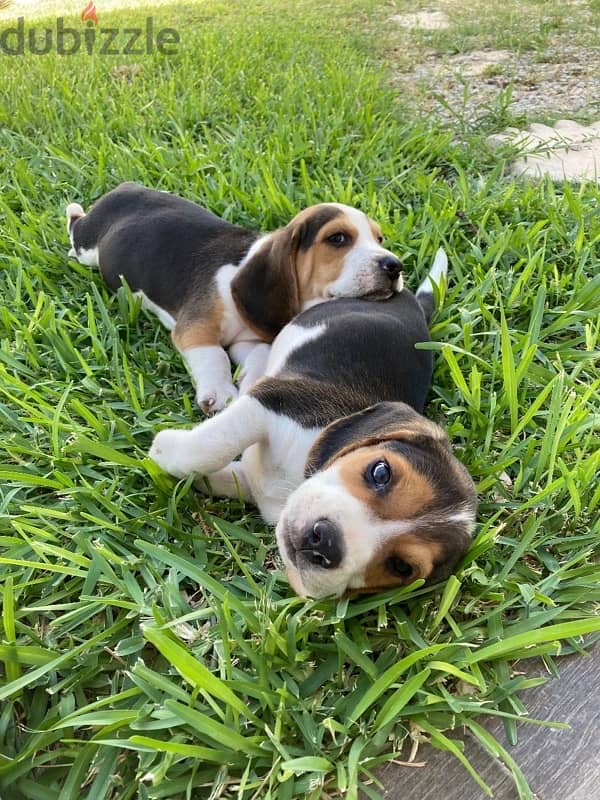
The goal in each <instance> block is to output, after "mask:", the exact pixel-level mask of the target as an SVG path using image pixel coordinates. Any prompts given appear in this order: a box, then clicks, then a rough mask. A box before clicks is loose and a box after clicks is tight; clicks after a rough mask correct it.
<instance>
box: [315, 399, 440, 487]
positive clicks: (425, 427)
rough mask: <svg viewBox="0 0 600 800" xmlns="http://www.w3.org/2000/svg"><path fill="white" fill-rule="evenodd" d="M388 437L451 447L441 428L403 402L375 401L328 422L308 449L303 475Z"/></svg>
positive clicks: (438, 446)
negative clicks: (370, 404) (359, 409)
mask: <svg viewBox="0 0 600 800" xmlns="http://www.w3.org/2000/svg"><path fill="white" fill-rule="evenodd" d="M391 440H393V441H404V442H409V443H410V444H413V445H414V446H415V447H424V448H426V449H429V450H431V449H432V448H433V449H435V448H442V450H444V451H446V452H448V451H449V450H450V444H449V442H448V437H447V436H446V434H445V433H444V431H443V430H442V429H441V428H440V427H439V426H438V425H436V424H435V423H434V422H430V421H429V420H428V419H425V417H423V416H421V414H418V413H417V412H416V411H415V410H414V409H413V408H411V407H410V406H408V405H406V403H377V404H376V405H374V406H370V407H369V408H366V409H365V410H364V411H358V412H357V413H356V414H350V415H349V416H348V417H342V419H338V420H336V421H335V422H332V423H331V425H328V426H327V427H326V428H325V430H324V431H323V432H322V433H321V434H320V436H319V437H318V438H317V439H316V441H315V443H314V444H313V446H312V448H311V449H310V452H309V454H308V459H307V461H306V467H305V470H304V475H305V477H306V478H309V477H310V476H311V475H313V474H314V473H315V472H319V471H320V470H322V469H325V468H326V467H328V466H329V464H330V463H331V462H332V461H333V460H334V459H337V458H340V456H343V455H346V453H350V452H351V451H352V450H357V449H358V448H359V447H368V446H369V445H373V444H379V443H380V442H385V441H391Z"/></svg>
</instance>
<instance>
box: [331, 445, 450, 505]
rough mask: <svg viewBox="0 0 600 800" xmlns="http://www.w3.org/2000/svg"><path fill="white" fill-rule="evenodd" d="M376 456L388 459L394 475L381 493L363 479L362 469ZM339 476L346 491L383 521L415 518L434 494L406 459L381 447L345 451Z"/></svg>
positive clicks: (431, 487) (428, 483) (431, 499)
mask: <svg viewBox="0 0 600 800" xmlns="http://www.w3.org/2000/svg"><path fill="white" fill-rule="evenodd" d="M378 458H381V459H385V460H386V461H387V462H388V464H389V465H390V467H391V469H392V474H393V478H392V481H393V483H392V485H391V486H390V489H389V491H387V492H384V493H383V494H381V495H378V494H377V493H376V492H374V491H373V490H372V489H370V488H369V486H368V485H367V484H366V483H365V480H364V473H365V469H367V467H368V466H369V464H371V463H372V462H373V461H376V460H377V459H378ZM339 475H340V478H341V480H342V481H343V483H344V485H345V486H346V487H347V489H348V491H349V492H350V493H351V494H352V495H353V496H354V497H356V498H357V499H358V500H360V501H361V502H363V503H364V504H365V505H367V506H368V507H369V508H371V509H372V511H373V513H374V514H376V515H377V516H378V517H379V518H380V519H384V520H394V519H397V520H409V519H414V518H415V517H418V516H419V515H420V514H421V513H423V510H424V509H425V508H426V507H427V506H428V505H430V504H431V503H432V501H433V500H434V499H435V496H436V494H435V490H434V488H433V486H432V485H431V483H430V482H429V481H428V480H427V478H426V477H425V476H424V475H421V474H420V473H419V472H417V471H416V470H415V468H414V467H413V466H412V464H411V463H410V461H409V460H408V459H407V458H405V457H404V456H401V455H399V454H397V453H394V452H392V451H390V450H388V449H384V448H382V447H368V448H367V447H365V448H361V449H359V450H355V451H354V452H353V453H348V455H346V456H345V457H344V458H342V459H341V460H340V465H339Z"/></svg>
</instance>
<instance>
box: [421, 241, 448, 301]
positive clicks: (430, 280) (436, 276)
mask: <svg viewBox="0 0 600 800" xmlns="http://www.w3.org/2000/svg"><path fill="white" fill-rule="evenodd" d="M447 274H448V256H447V255H446V251H445V250H444V248H443V247H440V248H439V249H438V251H437V253H436V254H435V258H434V259H433V264H432V265H431V269H430V270H429V274H428V275H427V277H426V278H425V280H424V281H423V283H422V284H421V285H420V286H419V288H418V289H417V296H418V295H420V294H431V295H432V294H433V284H435V285H436V286H439V285H440V282H441V279H442V276H444V277H446V275H447Z"/></svg>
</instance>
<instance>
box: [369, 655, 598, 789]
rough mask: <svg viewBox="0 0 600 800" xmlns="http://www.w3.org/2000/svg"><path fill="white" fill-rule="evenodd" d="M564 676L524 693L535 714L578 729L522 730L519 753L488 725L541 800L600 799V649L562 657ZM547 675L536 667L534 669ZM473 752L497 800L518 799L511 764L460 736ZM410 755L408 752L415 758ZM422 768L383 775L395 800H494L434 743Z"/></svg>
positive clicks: (422, 752) (390, 769) (392, 769)
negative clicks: (490, 799) (586, 654)
mask: <svg viewBox="0 0 600 800" xmlns="http://www.w3.org/2000/svg"><path fill="white" fill-rule="evenodd" d="M557 663H558V666H559V670H560V678H558V679H556V678H550V679H549V680H548V682H547V683H546V684H545V685H544V686H539V687H536V688H534V689H530V690H529V691H528V692H527V693H525V694H524V695H523V698H522V699H523V701H524V703H525V705H526V706H527V708H528V710H529V712H530V716H531V717H535V718H537V719H550V720H553V721H555V722H567V723H569V724H570V725H571V730H555V729H552V728H543V727H539V726H534V725H530V724H526V723H525V724H521V725H519V728H518V731H519V741H518V744H517V745H516V746H515V747H511V746H510V745H508V744H507V743H506V739H505V737H504V731H503V726H502V723H501V722H499V721H491V719H492V718H491V717H487V718H485V719H482V720H481V723H482V724H484V725H485V726H486V727H487V728H488V730H490V731H491V732H492V733H493V735H494V736H495V737H496V738H497V739H498V741H499V742H500V744H502V746H503V747H505V748H506V749H507V750H508V752H509V753H510V755H511V756H512V757H513V758H514V759H515V761H516V762H517V764H518V765H519V766H520V767H521V769H522V771H523V773H524V774H525V777H526V778H527V780H528V781H529V785H530V786H531V789H532V791H533V792H534V795H535V797H536V800H600V743H599V740H600V644H596V645H595V646H594V647H593V648H592V650H591V654H590V655H589V656H587V657H586V656H579V655H576V656H570V657H569V658H564V659H559V660H558V662H557ZM527 672H528V673H530V674H531V675H539V674H544V669H543V666H541V665H540V664H539V662H538V663H536V665H535V667H532V668H530V669H528V670H527ZM456 737H457V738H461V739H463V741H464V742H465V753H466V755H467V756H468V757H469V759H470V760H471V763H472V764H473V766H474V767H475V769H476V770H477V771H478V772H479V774H480V775H481V776H482V777H483V779H484V780H485V781H486V783H487V784H488V785H489V786H490V787H491V788H492V790H493V792H494V800H518V798H519V794H518V792H517V789H516V788H515V785H514V783H513V781H512V777H511V776H510V774H508V773H507V771H506V769H505V768H504V767H503V765H501V764H499V763H498V762H496V761H494V760H493V759H492V758H491V757H490V756H489V755H488V754H487V753H486V752H485V751H483V750H482V748H481V747H480V746H479V745H478V744H477V742H476V741H474V740H473V739H472V738H471V737H470V736H469V734H464V733H463V732H462V731H457V732H456ZM408 749H409V748H407V751H406V753H405V754H404V757H405V758H408ZM417 761H426V762H427V765H426V766H425V767H421V768H414V767H412V768H409V767H402V766H396V765H394V764H389V765H388V766H386V767H385V768H384V769H382V770H381V771H380V773H379V777H380V779H381V780H382V781H383V783H384V784H385V786H386V790H387V791H386V794H385V797H386V798H388V800H406V798H410V799H411V800H484V798H485V797H486V795H485V794H484V793H483V791H482V790H481V789H480V788H479V786H477V784H476V783H475V782H474V781H473V780H472V779H471V777H470V775H469V774H468V773H467V772H466V771H465V769H464V768H463V767H462V766H461V765H460V764H459V762H458V761H457V760H456V759H455V758H454V757H453V756H450V755H449V754H447V753H443V752H440V751H438V750H434V749H433V748H432V747H429V746H427V745H424V746H422V747H421V748H420V749H419V753H418V756H417Z"/></svg>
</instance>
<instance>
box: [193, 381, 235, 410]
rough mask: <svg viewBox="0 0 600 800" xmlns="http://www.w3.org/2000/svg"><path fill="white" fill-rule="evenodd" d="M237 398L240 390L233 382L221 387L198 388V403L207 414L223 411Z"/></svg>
mask: <svg viewBox="0 0 600 800" xmlns="http://www.w3.org/2000/svg"><path fill="white" fill-rule="evenodd" d="M237 396H238V390H237V388H236V387H235V386H234V385H233V383H231V382H229V383H224V384H222V385H220V386H210V387H208V386H198V387H197V388H196V401H197V403H198V405H199V406H200V408H201V409H202V411H204V413H205V414H213V413H214V412H215V411H222V410H223V409H224V408H225V406H226V405H227V404H228V403H230V402H231V401H232V400H235V399H236V397H237Z"/></svg>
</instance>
